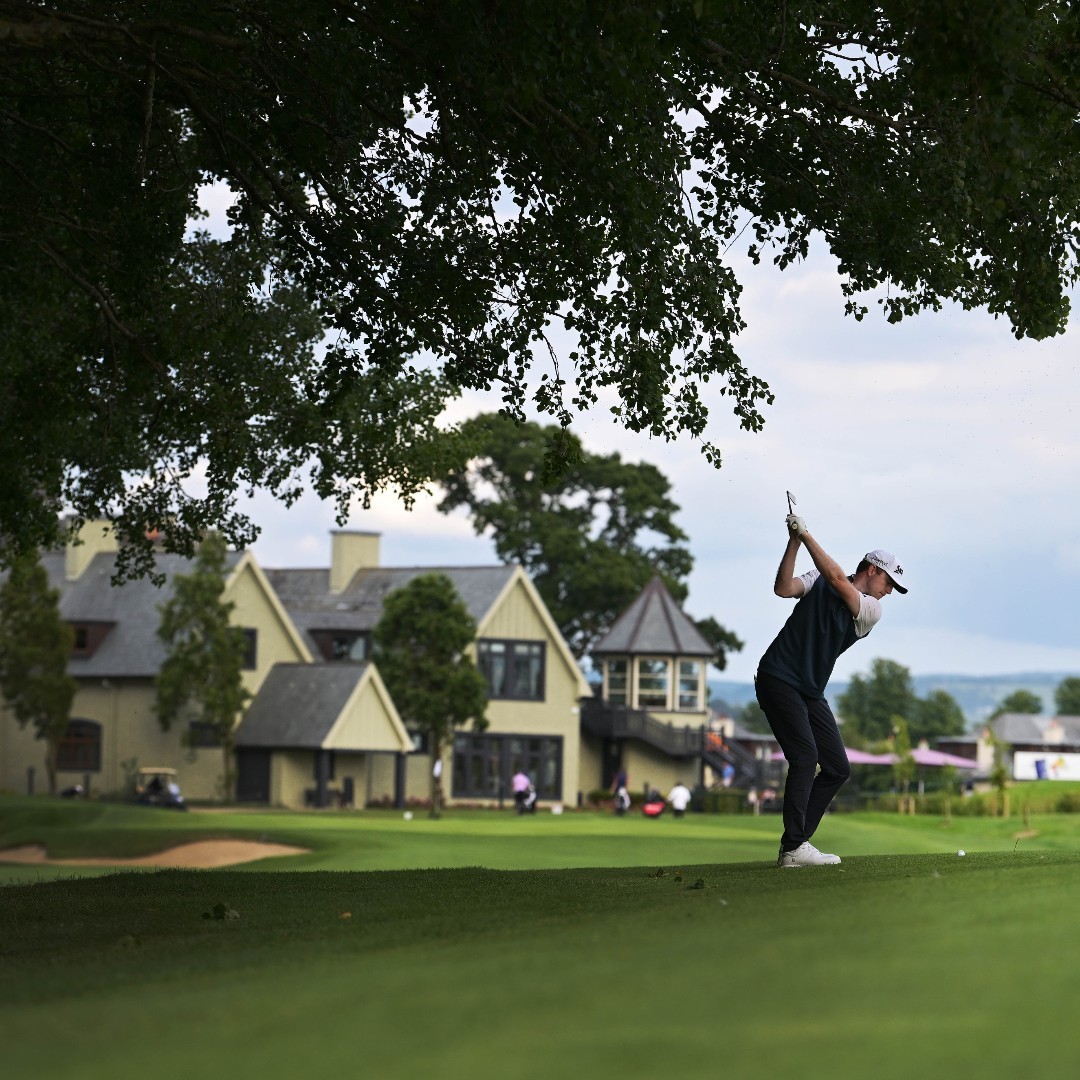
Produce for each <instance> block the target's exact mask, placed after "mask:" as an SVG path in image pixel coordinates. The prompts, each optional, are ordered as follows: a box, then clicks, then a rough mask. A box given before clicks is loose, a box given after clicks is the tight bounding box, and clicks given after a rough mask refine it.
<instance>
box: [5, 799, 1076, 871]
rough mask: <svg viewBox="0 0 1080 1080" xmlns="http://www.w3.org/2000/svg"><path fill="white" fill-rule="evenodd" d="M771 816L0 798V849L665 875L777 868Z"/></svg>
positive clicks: (893, 828)
mask: <svg viewBox="0 0 1080 1080" xmlns="http://www.w3.org/2000/svg"><path fill="white" fill-rule="evenodd" d="M780 828H781V823H780V819H779V816H778V815H775V814H770V815H763V816H761V817H751V816H739V815H711V814H689V815H687V816H686V817H684V818H682V819H678V820H677V819H675V818H672V817H670V816H665V817H661V818H660V819H658V820H652V819H647V818H645V817H643V816H642V815H640V814H633V815H629V816H627V817H624V818H619V817H616V816H615V815H614V814H600V813H588V812H586V813H565V814H561V815H555V814H550V813H540V814H537V815H536V816H525V817H518V816H517V815H516V814H514V813H513V812H511V811H504V812H501V813H500V812H498V811H487V810H453V811H451V812H450V813H449V814H448V815H447V816H446V817H444V818H442V819H441V820H438V821H432V820H430V819H429V818H427V817H426V816H424V815H422V814H419V815H416V816H414V817H413V818H412V819H411V820H406V819H405V818H404V817H403V815H402V814H401V813H400V812H395V811H361V812H355V813H340V812H337V813H333V812H332V813H295V812H287V811H265V810H264V811H256V810H250V811H249V810H237V811H229V812H224V813H221V812H200V811H192V812H190V813H186V814H181V813H176V812H174V811H169V810H157V809H151V808H147V807H135V806H124V805H117V804H105V803H70V802H67V801H61V800H51V801H50V800H45V799H41V798H37V799H30V798H13V797H7V798H3V797H0V849H2V848H6V847H16V846H18V845H24V844H41V845H44V846H45V848H46V849H47V851H48V854H49V855H50V856H52V857H54V858H79V857H80V856H81V857H84V858H100V857H108V856H110V855H112V856H116V857H118V858H129V857H132V856H139V855H147V854H150V853H152V852H158V851H162V850H165V849H168V848H171V847H173V846H176V845H178V844H182V843H185V842H189V841H194V840H209V839H213V838H215V837H219V838H232V839H239V840H259V841H270V842H274V843H281V844H291V845H294V846H296V847H302V848H308V849H310V852H311V853H310V854H308V855H301V856H291V857H288V858H277V859H266V860H262V861H259V862H254V863H249V864H247V865H246V866H245V867H244V870H245V871H246V872H254V873H262V872H276V871H280V870H295V871H310V870H410V869H423V868H435V867H442V868H451V867H462V866H485V867H489V868H491V869H499V870H535V869H566V868H570V867H616V866H648V865H650V864H652V865H656V866H673V865H678V864H692V865H699V864H708V863H729V862H753V861H757V860H763V861H769V860H772V859H775V854H776V849H777V846H778V841H779V834H780ZM815 842H816V843H817V844H818V846H820V847H821V848H822V849H823V850H826V851H836V852H838V853H839V854H840V855H841V856H843V857H844V858H847V857H849V856H855V855H886V854H889V855H906V854H934V853H946V852H955V851H956V850H957V849H959V848H963V849H964V850H966V851H970V852H990V851H999V852H1013V851H1017V850H1019V851H1029V852H1031V851H1053V850H1080V815H1077V814H1037V815H1031V816H1030V819H1029V821H1028V822H1027V823H1025V822H1024V821H1023V820H1022V819H1021V818H1019V817H1011V818H985V817H959V816H954V817H953V818H952V820H951V821H945V820H944V819H942V818H939V817H935V816H931V815H920V816H916V817H908V816H905V815H901V814H884V813H859V814H832V815H830V816H829V817H827V818H826V819H825V821H824V822H823V824H822V826H821V829H820V830H819V832H818V835H817V836H816V837H815ZM2 862H3V856H2V853H0V884H3V883H6V882H27V881H30V882H34V881H45V880H49V879H52V878H56V877H65V878H66V877H73V876H98V875H101V874H102V873H107V872H108V868H102V867H96V866H95V867H79V866H69V865H65V866H52V867H50V866H37V865H35V866H4V865H2Z"/></svg>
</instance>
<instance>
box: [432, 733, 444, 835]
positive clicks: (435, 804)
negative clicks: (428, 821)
mask: <svg viewBox="0 0 1080 1080" xmlns="http://www.w3.org/2000/svg"><path fill="white" fill-rule="evenodd" d="M442 769H443V747H442V745H441V744H440V743H437V742H436V743H434V744H433V745H432V748H431V810H430V811H429V812H428V817H432V818H440V817H442V808H443V787H442Z"/></svg>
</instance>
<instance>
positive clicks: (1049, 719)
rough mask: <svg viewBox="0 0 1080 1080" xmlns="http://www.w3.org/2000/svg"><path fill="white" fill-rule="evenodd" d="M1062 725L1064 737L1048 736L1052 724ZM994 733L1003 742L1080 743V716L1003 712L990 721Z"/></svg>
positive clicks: (1057, 744)
mask: <svg viewBox="0 0 1080 1080" xmlns="http://www.w3.org/2000/svg"><path fill="white" fill-rule="evenodd" d="M1053 724H1057V725H1060V727H1061V733H1062V737H1061V738H1058V737H1056V735H1055V736H1054V737H1052V738H1049V739H1048V738H1047V730H1048V729H1049V728H1050V727H1051V725H1053ZM990 727H991V728H992V729H993V731H994V734H995V735H997V737H998V738H999V739H1001V740H1002V741H1003V742H1007V743H1012V744H1013V745H1014V746H1015V745H1016V744H1017V743H1040V744H1046V745H1048V746H1059V745H1061V744H1062V743H1067V744H1070V745H1076V744H1080V716H1038V715H1033V714H1031V713H1002V715H1001V716H999V717H997V718H996V719H994V720H991V721H990Z"/></svg>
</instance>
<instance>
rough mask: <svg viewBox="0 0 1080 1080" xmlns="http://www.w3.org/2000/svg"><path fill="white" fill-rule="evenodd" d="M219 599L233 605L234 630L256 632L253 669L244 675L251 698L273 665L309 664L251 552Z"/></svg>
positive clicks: (234, 570)
mask: <svg viewBox="0 0 1080 1080" xmlns="http://www.w3.org/2000/svg"><path fill="white" fill-rule="evenodd" d="M222 599H224V600H225V601H227V602H229V603H232V604H233V605H234V606H233V612H232V617H231V622H232V624H233V625H234V626H240V627H245V628H248V629H253V630H255V631H257V637H256V650H255V668H254V669H253V670H251V671H245V672H244V685H245V686H246V687H247V689H248V691H249V692H250V693H251V694H252V696H254V695H255V694H257V693H258V692H259V688H260V687H261V686H262V684H263V682H264V681H265V679H266V676H267V675H268V674H269V673H270V669H271V668H272V667H273V666H274V665H275V664H296V663H311V660H312V656H311V653H310V651H309V650H308V648H307V646H306V645H305V644H304V640H303V638H302V637H301V636H300V634H299V632H298V631H297V629H296V627H295V626H293V623H292V620H291V619H290V618H289V616H288V614H287V613H286V611H285V609H284V608H283V607H282V606H281V603H280V601H279V600H278V598H277V596H276V595H275V593H274V590H273V588H272V587H271V585H270V583H269V581H267V579H266V575H265V574H264V573H263V572H262V570H261V569H260V568H259V565H258V563H256V562H255V559H254V557H253V556H252V555H251V553H250V552H246V553H245V554H244V555H243V556H242V557H241V559H240V561H239V562H238V563H237V565H236V566H235V567H234V568H233V570H232V572H231V573H230V575H229V577H228V578H227V579H226V582H225V592H224V594H223V596H222Z"/></svg>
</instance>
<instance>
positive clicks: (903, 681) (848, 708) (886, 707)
mask: <svg viewBox="0 0 1080 1080" xmlns="http://www.w3.org/2000/svg"><path fill="white" fill-rule="evenodd" d="M837 707H838V709H839V712H840V715H841V716H842V717H843V721H844V727H843V731H844V741H845V742H850V743H851V744H852V745H853V746H862V745H866V744H869V743H874V742H882V741H884V740H886V739H889V738H891V737H893V735H894V730H895V728H896V727H897V723H896V721H897V718H898V717H899V718H900V719H902V720H903V721H904V725H905V728H904V730H905V734H906V736H907V737H908V738H909V739H910V740H911V742H913V743H915V744H918V743H919V742H920V741H921V740H923V739H925V740H927V741H928V742H932V741H933V740H934V739H936V738H939V737H940V736H942V735H959V734H961V733H962V732H963V731H964V730H965V727H966V721H965V718H964V713H963V710H962V709H961V708H960V706H959V705H958V704H957V702H956V699H955V698H954V697H953V696H952V695H951V694H949V693H947V692H946V691H944V690H934V691H931V693H930V694H928V695H927V696H926V697H925V698H920V697H919V696H918V695H917V694H916V693H915V687H914V683H913V682H912V679H911V672H910V671H909V670H908V669H907V668H906V667H904V665H903V664H898V663H897V662H896V661H895V660H882V659H876V660H874V661H872V663H871V664H870V672H869V674H867V675H862V674H856V675H853V676H852V677H851V681H850V682H849V683H848V687H847V689H846V690H845V691H844V693H842V694H841V695H840V697H839V698H838V699H837Z"/></svg>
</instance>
